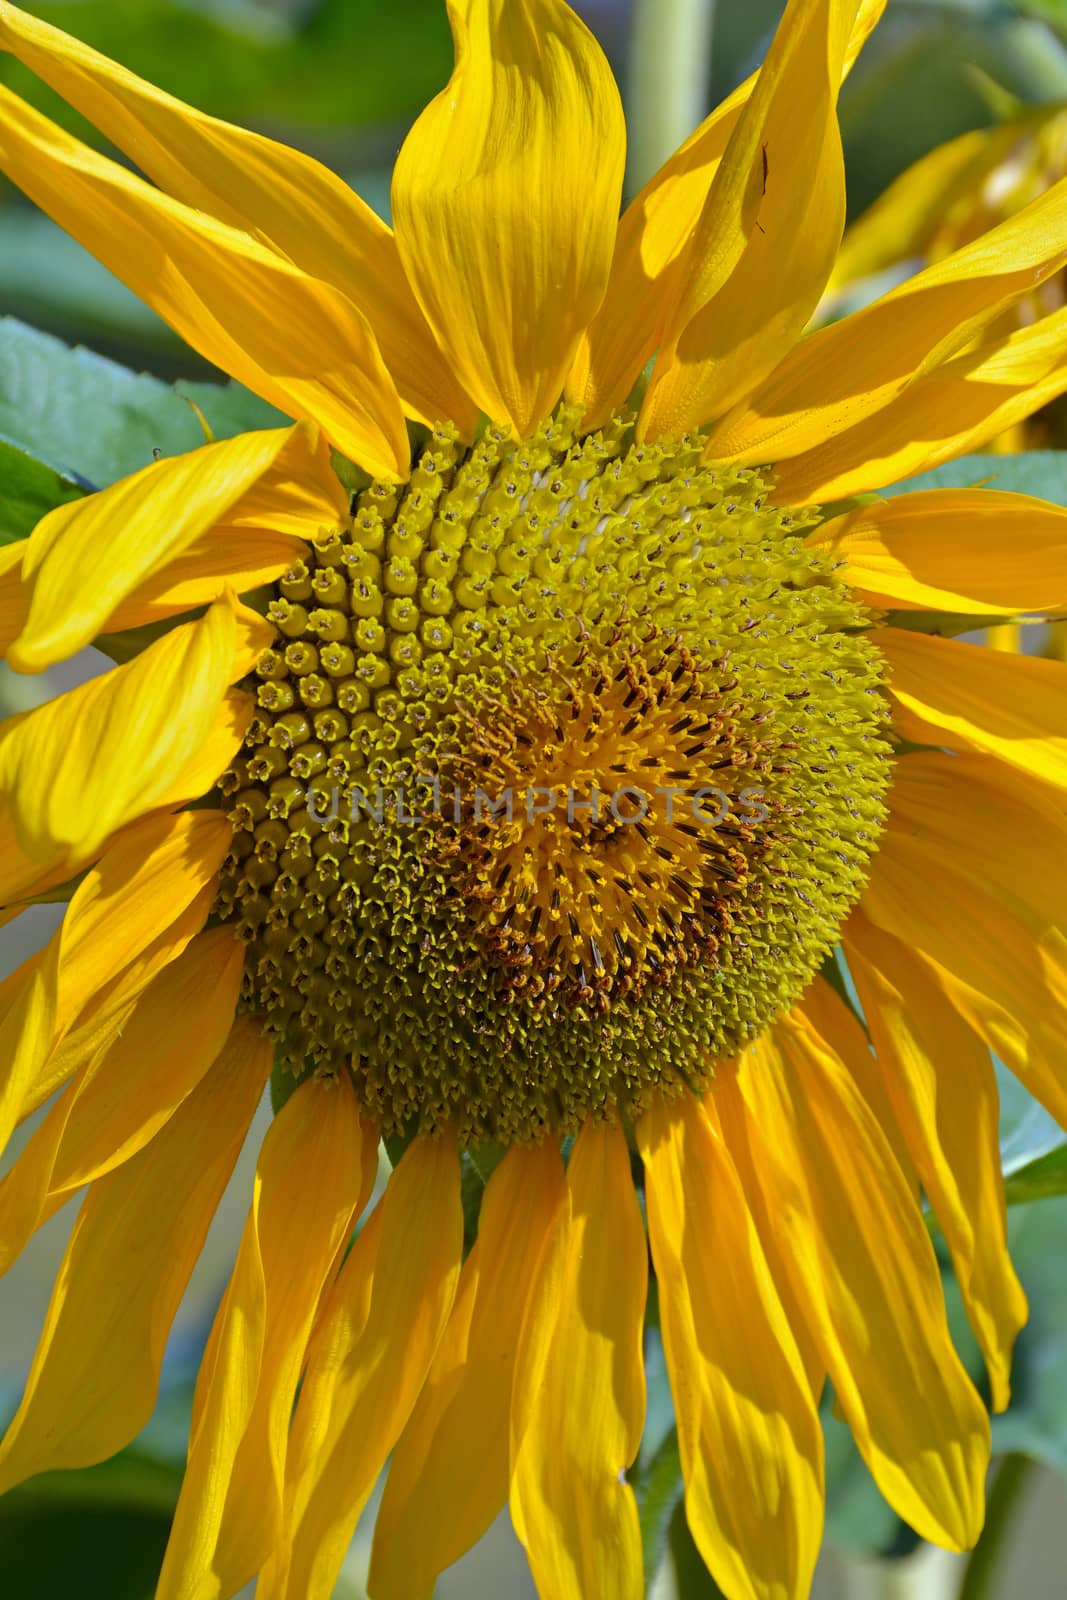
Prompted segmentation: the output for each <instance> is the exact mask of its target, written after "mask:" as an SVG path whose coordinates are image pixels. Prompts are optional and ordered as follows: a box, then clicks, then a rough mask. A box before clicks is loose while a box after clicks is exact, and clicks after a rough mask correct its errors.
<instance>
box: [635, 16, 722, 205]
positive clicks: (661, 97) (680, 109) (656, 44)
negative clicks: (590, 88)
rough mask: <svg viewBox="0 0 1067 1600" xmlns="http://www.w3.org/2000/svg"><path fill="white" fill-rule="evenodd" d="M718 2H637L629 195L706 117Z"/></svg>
mask: <svg viewBox="0 0 1067 1600" xmlns="http://www.w3.org/2000/svg"><path fill="white" fill-rule="evenodd" d="M714 16H715V0H634V7H633V21H632V23H631V29H630V65H629V73H628V79H627V94H626V102H627V104H626V119H627V137H628V141H629V150H628V156H627V163H626V192H627V194H628V195H634V194H636V193H637V191H638V189H640V188H641V187H642V186H643V185H644V184H645V183H647V182H648V180H649V178H651V177H652V176H653V174H654V173H655V172H657V171H658V169H659V168H660V167H661V166H662V165H663V163H664V161H666V159H667V157H668V156H670V155H673V154H674V152H675V150H677V148H678V146H679V145H680V144H681V143H682V141H683V139H685V138H687V137H688V136H689V134H691V133H692V131H693V129H694V128H695V127H696V126H697V124H698V123H699V122H701V121H702V120H703V118H704V117H705V116H706V115H707V112H708V91H709V83H710V78H711V33H712V23H713V20H714Z"/></svg>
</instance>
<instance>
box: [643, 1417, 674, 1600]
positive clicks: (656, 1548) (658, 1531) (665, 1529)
mask: <svg viewBox="0 0 1067 1600" xmlns="http://www.w3.org/2000/svg"><path fill="white" fill-rule="evenodd" d="M642 1458H643V1460H642V1465H641V1466H640V1468H639V1470H638V1471H636V1472H635V1473H634V1474H633V1475H631V1479H630V1482H631V1485H632V1487H633V1490H634V1494H635V1496H636V1498H637V1510H638V1516H639V1518H640V1522H641V1551H642V1555H643V1557H644V1564H645V1583H646V1585H648V1586H649V1587H651V1585H652V1583H653V1581H654V1579H655V1576H656V1574H657V1572H658V1571H659V1569H660V1563H661V1562H662V1560H663V1556H664V1553H665V1551H666V1549H667V1536H668V1533H669V1530H670V1525H671V1518H672V1516H673V1515H674V1512H675V1508H676V1507H677V1506H678V1505H680V1504H681V1499H682V1492H683V1488H684V1485H683V1483H682V1463H681V1459H680V1457H679V1455H678V1435H677V1433H676V1431H675V1429H674V1428H673V1427H672V1428H671V1429H670V1431H669V1433H668V1434H667V1436H666V1437H665V1438H664V1439H663V1440H662V1441H661V1443H660V1445H659V1448H658V1449H657V1450H655V1451H653V1452H652V1454H651V1455H649V1456H648V1457H647V1459H644V1451H643V1450H642Z"/></svg>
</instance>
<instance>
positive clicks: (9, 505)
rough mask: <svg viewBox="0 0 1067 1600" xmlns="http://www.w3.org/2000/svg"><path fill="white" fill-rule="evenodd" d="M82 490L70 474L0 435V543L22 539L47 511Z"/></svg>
mask: <svg viewBox="0 0 1067 1600" xmlns="http://www.w3.org/2000/svg"><path fill="white" fill-rule="evenodd" d="M84 493H85V490H84V489H83V488H82V487H81V485H80V484H77V483H75V482H74V480H73V479H72V478H68V477H67V476H66V475H65V474H64V473H62V472H57V471H56V470H55V468H54V467H50V466H48V465H46V463H45V462H43V461H38V460H36V459H35V457H33V456H32V455H30V454H28V452H27V451H25V450H23V449H22V447H21V446H20V445H17V444H12V443H11V441H10V440H8V439H3V438H0V544H14V543H15V541H16V540H18V539H25V538H26V536H27V534H29V533H30V531H31V529H32V528H33V527H34V526H35V524H36V523H38V522H39V521H40V519H41V518H42V517H43V516H44V514H45V512H46V511H51V510H52V508H53V507H54V506H61V505H64V504H65V503H66V502H67V501H68V500H77V499H79V498H80V496H81V495H83V494H84Z"/></svg>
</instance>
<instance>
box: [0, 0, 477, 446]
mask: <svg viewBox="0 0 1067 1600" xmlns="http://www.w3.org/2000/svg"><path fill="white" fill-rule="evenodd" d="M0 47H2V48H4V49H7V50H10V51H11V53H12V55H15V56H17V57H18V59H19V60H20V61H22V62H24V63H25V65H26V66H28V67H30V68H31V69H32V70H33V71H34V72H36V73H37V74H38V76H39V77H41V78H43V79H44V81H45V82H46V83H48V84H50V85H51V86H52V88H53V89H55V90H57V91H58V93H59V94H61V95H62V96H63V98H64V99H65V100H68V101H69V102H70V104H71V105H72V106H76V107H77V109H78V110H79V111H81V112H82V113H83V115H84V116H86V117H88V119H89V120H90V122H93V123H95V124H96V126H97V127H98V128H99V129H100V131H101V132H102V133H104V134H106V135H107V137H108V138H109V139H110V140H111V141H112V142H113V143H114V144H116V145H118V147H119V148H120V149H122V150H125V151H126V153H127V155H129V156H130V157H131V158H132V159H133V160H134V161H136V163H137V165H138V166H139V167H140V168H141V170H142V171H143V172H144V173H146V174H147V176H148V177H150V178H151V179H152V181H153V182H154V183H158V184H159V186H160V188H161V189H164V190H165V191H166V192H167V193H168V194H171V195H173V196H174V198H175V199H176V200H181V201H183V202H184V203H185V204H186V205H187V206H192V207H194V208H195V209H196V210H198V211H206V212H207V213H208V215H209V216H213V217H218V218H219V220H220V221H222V222H227V223H230V224H231V225H232V226H233V227H236V228H243V229H244V230H245V231H246V232H247V233H251V234H253V235H254V236H255V237H257V238H259V239H261V240H263V241H264V242H265V243H267V244H269V245H270V246H271V247H272V248H273V249H274V250H275V251H276V252H277V254H278V255H280V256H282V257H283V258H285V259H288V260H290V261H292V262H294V263H295V264H296V265H297V266H298V267H299V268H300V269H301V270H302V271H303V272H305V273H307V275H308V276H309V277H312V278H321V279H322V280H323V281H324V282H325V283H330V284H332V285H333V286H334V287H335V288H336V289H340V290H341V291H342V292H343V293H344V294H346V295H347V296H348V298H349V299H350V300H351V301H352V302H353V303H354V304H355V305H357V306H359V308H360V309H361V310H362V312H363V314H364V315H365V316H366V318H367V320H368V322H369V323H370V325H371V327H372V328H373V329H374V333H375V336H376V338H377V340H378V344H379V346H380V347H381V350H382V354H383V356H384V358H385V362H386V365H387V366H388V368H389V370H390V372H391V373H392V374H393V377H394V378H395V379H396V383H397V388H398V389H399V391H400V394H401V398H402V400H403V402H404V405H405V409H406V410H408V411H410V412H411V413H412V414H414V415H417V416H419V417H420V418H421V420H422V421H423V422H427V423H433V422H436V421H439V420H442V419H445V418H451V420H452V421H453V422H455V423H456V424H457V425H458V426H459V427H460V429H461V430H462V431H464V432H468V433H469V431H470V430H471V429H473V427H474V425H475V424H476V422H477V420H478V416H477V410H476V409H475V408H474V407H473V406H472V404H471V402H470V400H469V399H468V398H467V396H466V395H465V394H464V393H463V391H462V390H461V389H460V387H459V385H458V384H457V382H456V380H455V378H454V376H453V375H452V373H451V372H450V371H449V369H448V365H447V363H446V361H445V359H444V357H443V356H442V354H441V352H440V350H438V348H437V346H436V345H435V343H434V340H433V335H432V334H431V333H430V330H429V328H428V327H427V326H426V322H425V319H424V318H423V316H422V313H421V312H420V311H419V308H418V305H417V303H416V301H415V297H414V296H413V294H412V293H411V289H410V287H409V285H408V282H407V279H406V278H405V277H404V273H403V269H402V268H401V266H400V258H399V256H398V255H397V252H396V245H395V242H394V240H393V236H392V233H391V232H390V230H389V228H388V227H387V226H386V225H385V223H384V222H382V221H381V219H380V218H379V217H378V216H377V215H376V214H375V212H374V211H372V210H371V208H370V206H368V205H367V204H366V203H365V202H364V201H363V200H361V199H360V197H359V195H358V194H356V193H354V192H353V190H351V189H350V188H349V187H348V185H347V184H346V183H344V182H342V180H341V179H340V178H339V177H337V175H336V173H333V172H331V171H330V169H329V168H328V167H324V166H323V165H322V164H321V162H318V161H316V160H314V159H313V157H311V156H309V155H305V154H304V153H303V152H302V151H299V150H294V149H292V148H291V147H290V146H289V145H285V144H279V143H278V142H277V141H276V140H274V139H268V138H265V137H264V136H263V134H260V133H250V132H248V131H247V130H246V129H244V128H237V127H234V126H233V125H232V124H230V123H227V122H222V121H220V120H219V119H218V118H217V117H210V116H207V115H206V114H205V113H204V112H202V111H197V110H196V109H195V108H194V107H193V106H189V105H185V104H183V102H182V101H180V100H176V99H175V98H174V97H173V95H169V94H165V93H164V92H163V90H162V89H158V88H156V86H155V85H154V84H151V83H146V82H145V80H144V79H143V78H138V77H137V76H136V75H135V74H134V73H132V72H128V71H127V70H126V68H125V67H121V66H119V65H118V63H117V62H114V61H109V60H108V58H107V57H106V56H102V55H100V54H99V53H98V52H97V51H95V50H91V49H90V48H89V47H88V45H85V44H82V43H81V41H80V40H78V39H74V38H72V37H71V36H70V35H69V34H66V33H62V32H60V30H59V29H58V28H53V27H51V26H50V25H49V24H48V23H47V22H42V21H40V20H39V19H38V18H36V17H31V16H29V15H28V14H27V13H26V12H24V11H19V10H18V9H16V7H14V6H11V5H5V6H4V8H3V11H2V12H0Z"/></svg>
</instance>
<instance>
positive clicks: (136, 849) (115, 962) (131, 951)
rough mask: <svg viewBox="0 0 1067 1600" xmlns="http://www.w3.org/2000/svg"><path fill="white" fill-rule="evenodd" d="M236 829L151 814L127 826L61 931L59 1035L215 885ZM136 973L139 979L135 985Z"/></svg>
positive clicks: (207, 819) (203, 817)
mask: <svg viewBox="0 0 1067 1600" xmlns="http://www.w3.org/2000/svg"><path fill="white" fill-rule="evenodd" d="M232 837H233V828H232V826H231V824H230V822H229V820H228V819H227V818H226V817H224V816H223V815H222V813H221V812H218V811H187V812H182V813H180V814H179V815H177V816H166V815H164V816H152V817H145V818H144V819H143V820H142V821H140V822H135V823H133V824H132V826H130V827H129V828H127V829H124V830H123V832H122V833H121V834H119V835H118V837H117V838H116V839H114V840H113V841H112V843H111V844H110V845H109V847H108V849H107V850H105V852H104V854H103V855H102V856H101V858H100V861H99V863H98V865H97V866H95V867H94V868H93V869H92V870H91V871H90V872H89V873H88V874H87V875H86V877H85V878H84V880H83V881H82V882H81V883H80V884H79V885H78V887H77V889H76V890H75V891H74V894H73V895H72V897H71V901H70V905H69V906H68V907H67V913H66V916H65V917H64V918H63V924H62V926H61V928H60V929H59V931H58V933H57V934H56V938H57V939H58V941H59V945H60V967H59V989H58V994H57V1004H56V1030H55V1031H56V1038H57V1039H58V1038H59V1037H60V1036H61V1035H62V1034H63V1033H65V1032H66V1030H67V1028H69V1027H70V1026H71V1024H72V1023H73V1022H75V1021H76V1020H77V1018H78V1017H79V1016H80V1015H81V1013H82V1012H83V1010H84V1009H85V1008H86V1007H87V1006H88V1005H89V1004H90V1002H91V1001H92V1000H93V999H94V998H96V997H97V996H99V995H100V994H102V993H103V992H104V990H105V989H106V988H107V987H108V985H109V984H110V983H111V982H112V981H113V980H114V979H115V978H116V977H118V976H119V974H120V973H123V972H128V971H129V970H130V968H131V967H138V968H139V963H140V962H141V960H142V959H143V956H144V953H145V952H146V951H147V950H148V949H149V947H150V946H151V945H152V944H153V943H154V942H155V940H156V939H157V938H158V937H159V935H160V934H162V933H164V932H165V931H166V930H167V929H168V928H169V927H170V926H171V925H172V924H173V922H174V921H175V920H176V918H177V916H178V915H179V913H180V912H182V911H183V910H184V909H185V907H186V906H187V905H189V904H190V903H191V902H192V901H193V899H194V898H195V897H196V896H197V895H198V894H199V893H200V892H201V891H202V890H203V889H205V888H206V887H207V886H208V885H210V884H211V883H212V882H213V880H214V877H215V874H216V873H217V872H218V869H219V867H220V866H221V865H222V860H223V857H224V856H225V854H226V851H227V850H228V849H229V845H230V840H231V839H232ZM136 976H137V974H136V973H135V974H134V977H135V981H136Z"/></svg>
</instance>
